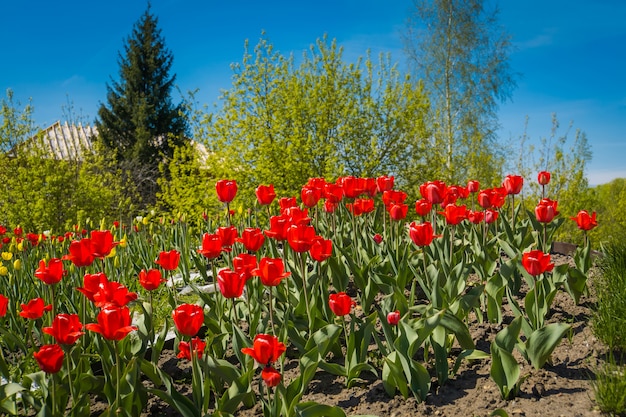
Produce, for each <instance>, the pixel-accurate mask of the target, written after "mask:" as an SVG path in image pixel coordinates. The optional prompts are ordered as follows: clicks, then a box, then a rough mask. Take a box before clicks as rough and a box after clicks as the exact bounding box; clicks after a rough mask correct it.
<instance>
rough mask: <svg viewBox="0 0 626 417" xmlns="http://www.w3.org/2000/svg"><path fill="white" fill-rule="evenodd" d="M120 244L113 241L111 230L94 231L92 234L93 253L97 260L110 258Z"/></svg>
mask: <svg viewBox="0 0 626 417" xmlns="http://www.w3.org/2000/svg"><path fill="white" fill-rule="evenodd" d="M119 243H120V242H114V241H113V234H112V233H111V231H110V230H104V231H100V230H94V231H92V232H91V244H92V251H93V256H94V257H96V258H104V257H106V256H108V255H109V254H110V253H111V251H112V250H113V248H114V247H115V246H117V245H119Z"/></svg>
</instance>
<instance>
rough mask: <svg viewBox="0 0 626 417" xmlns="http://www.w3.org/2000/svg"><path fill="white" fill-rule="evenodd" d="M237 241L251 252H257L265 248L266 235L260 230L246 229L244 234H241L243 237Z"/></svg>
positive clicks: (254, 228)
mask: <svg viewBox="0 0 626 417" xmlns="http://www.w3.org/2000/svg"><path fill="white" fill-rule="evenodd" d="M236 241H237V242H239V243H242V244H243V246H245V248H246V250H248V251H249V252H256V251H258V250H259V249H261V246H263V243H264V242H265V235H264V234H263V231H262V230H261V229H259V228H256V227H246V228H245V229H244V230H243V232H241V237H240V238H237V239H236Z"/></svg>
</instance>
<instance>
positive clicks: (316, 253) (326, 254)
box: [309, 236, 333, 262]
mask: <svg viewBox="0 0 626 417" xmlns="http://www.w3.org/2000/svg"><path fill="white" fill-rule="evenodd" d="M309 252H310V254H311V258H313V259H315V260H316V261H317V262H324V261H325V260H326V259H328V258H330V257H331V256H332V254H333V241H332V240H330V239H324V238H322V237H321V236H316V237H315V239H313V245H311V249H310V250H309Z"/></svg>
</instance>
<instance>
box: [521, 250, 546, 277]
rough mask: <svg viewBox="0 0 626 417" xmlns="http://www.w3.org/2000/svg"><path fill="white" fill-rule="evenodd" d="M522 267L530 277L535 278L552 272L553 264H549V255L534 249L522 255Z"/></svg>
mask: <svg viewBox="0 0 626 417" xmlns="http://www.w3.org/2000/svg"><path fill="white" fill-rule="evenodd" d="M522 266H523V267H524V269H526V272H528V273H529V274H530V275H533V276H537V275H541V274H543V273H544V272H549V271H552V269H553V268H554V264H553V263H551V262H550V254H548V253H543V252H542V251H540V250H538V249H536V250H531V251H530V252H526V253H524V254H523V255H522Z"/></svg>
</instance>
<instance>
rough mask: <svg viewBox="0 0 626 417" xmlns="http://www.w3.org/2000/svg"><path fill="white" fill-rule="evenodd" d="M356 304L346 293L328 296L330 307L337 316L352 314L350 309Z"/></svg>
mask: <svg viewBox="0 0 626 417" xmlns="http://www.w3.org/2000/svg"><path fill="white" fill-rule="evenodd" d="M355 304H356V303H355V302H354V301H353V300H352V298H350V296H349V295H348V294H346V293H345V292H343V291H342V292H339V293H335V294H330V295H329V296H328V306H329V307H330V309H331V311H332V312H333V313H335V315H337V316H345V315H346V314H350V309H351V308H352V306H354V305H355Z"/></svg>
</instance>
